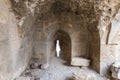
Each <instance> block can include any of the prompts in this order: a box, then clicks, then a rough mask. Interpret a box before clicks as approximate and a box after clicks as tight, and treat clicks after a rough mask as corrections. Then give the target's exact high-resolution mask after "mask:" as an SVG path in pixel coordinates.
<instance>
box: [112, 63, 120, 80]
mask: <svg viewBox="0 0 120 80" xmlns="http://www.w3.org/2000/svg"><path fill="white" fill-rule="evenodd" d="M111 72H112V77H113V78H115V79H120V61H117V62H115V63H113V64H112V66H111Z"/></svg>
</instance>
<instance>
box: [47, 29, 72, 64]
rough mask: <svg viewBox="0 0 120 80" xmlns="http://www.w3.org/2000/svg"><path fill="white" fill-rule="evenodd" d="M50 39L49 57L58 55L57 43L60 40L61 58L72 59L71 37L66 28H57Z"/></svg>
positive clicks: (68, 60)
mask: <svg viewBox="0 0 120 80" xmlns="http://www.w3.org/2000/svg"><path fill="white" fill-rule="evenodd" d="M49 37H50V39H49V48H48V49H49V50H48V51H49V57H50V58H51V57H58V56H57V52H56V44H57V41H59V47H60V54H59V58H61V59H64V60H66V61H67V62H69V63H70V61H71V38H70V36H69V34H68V33H67V32H65V31H64V30H57V31H55V32H54V33H52V34H51V35H50V36H49Z"/></svg>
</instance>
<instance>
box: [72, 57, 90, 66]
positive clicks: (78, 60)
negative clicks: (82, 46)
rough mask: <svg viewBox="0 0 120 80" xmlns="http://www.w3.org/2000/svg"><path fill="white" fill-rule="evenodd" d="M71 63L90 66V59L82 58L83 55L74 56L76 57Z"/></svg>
mask: <svg viewBox="0 0 120 80" xmlns="http://www.w3.org/2000/svg"><path fill="white" fill-rule="evenodd" d="M71 65H73V66H80V67H87V66H90V60H88V59H85V58H81V57H74V58H72V61H71Z"/></svg>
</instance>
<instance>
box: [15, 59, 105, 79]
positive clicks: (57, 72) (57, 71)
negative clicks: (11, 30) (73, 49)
mask: <svg viewBox="0 0 120 80" xmlns="http://www.w3.org/2000/svg"><path fill="white" fill-rule="evenodd" d="M73 77H76V80H107V79H105V78H104V77H102V76H100V75H99V74H98V73H96V72H95V71H93V70H90V69H81V68H80V67H73V66H68V65H66V61H64V60H62V59H60V58H54V59H52V60H51V61H50V66H49V68H48V69H46V70H42V69H39V68H36V69H26V71H25V72H23V74H22V75H21V76H20V77H19V78H18V79H16V80H74V79H73ZM77 78H79V79H77Z"/></svg>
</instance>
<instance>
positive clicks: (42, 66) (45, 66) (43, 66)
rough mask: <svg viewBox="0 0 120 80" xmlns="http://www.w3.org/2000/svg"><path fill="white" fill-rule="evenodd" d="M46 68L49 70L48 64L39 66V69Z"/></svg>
mask: <svg viewBox="0 0 120 80" xmlns="http://www.w3.org/2000/svg"><path fill="white" fill-rule="evenodd" d="M47 68H49V64H48V63H46V64H42V65H41V69H47Z"/></svg>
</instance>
